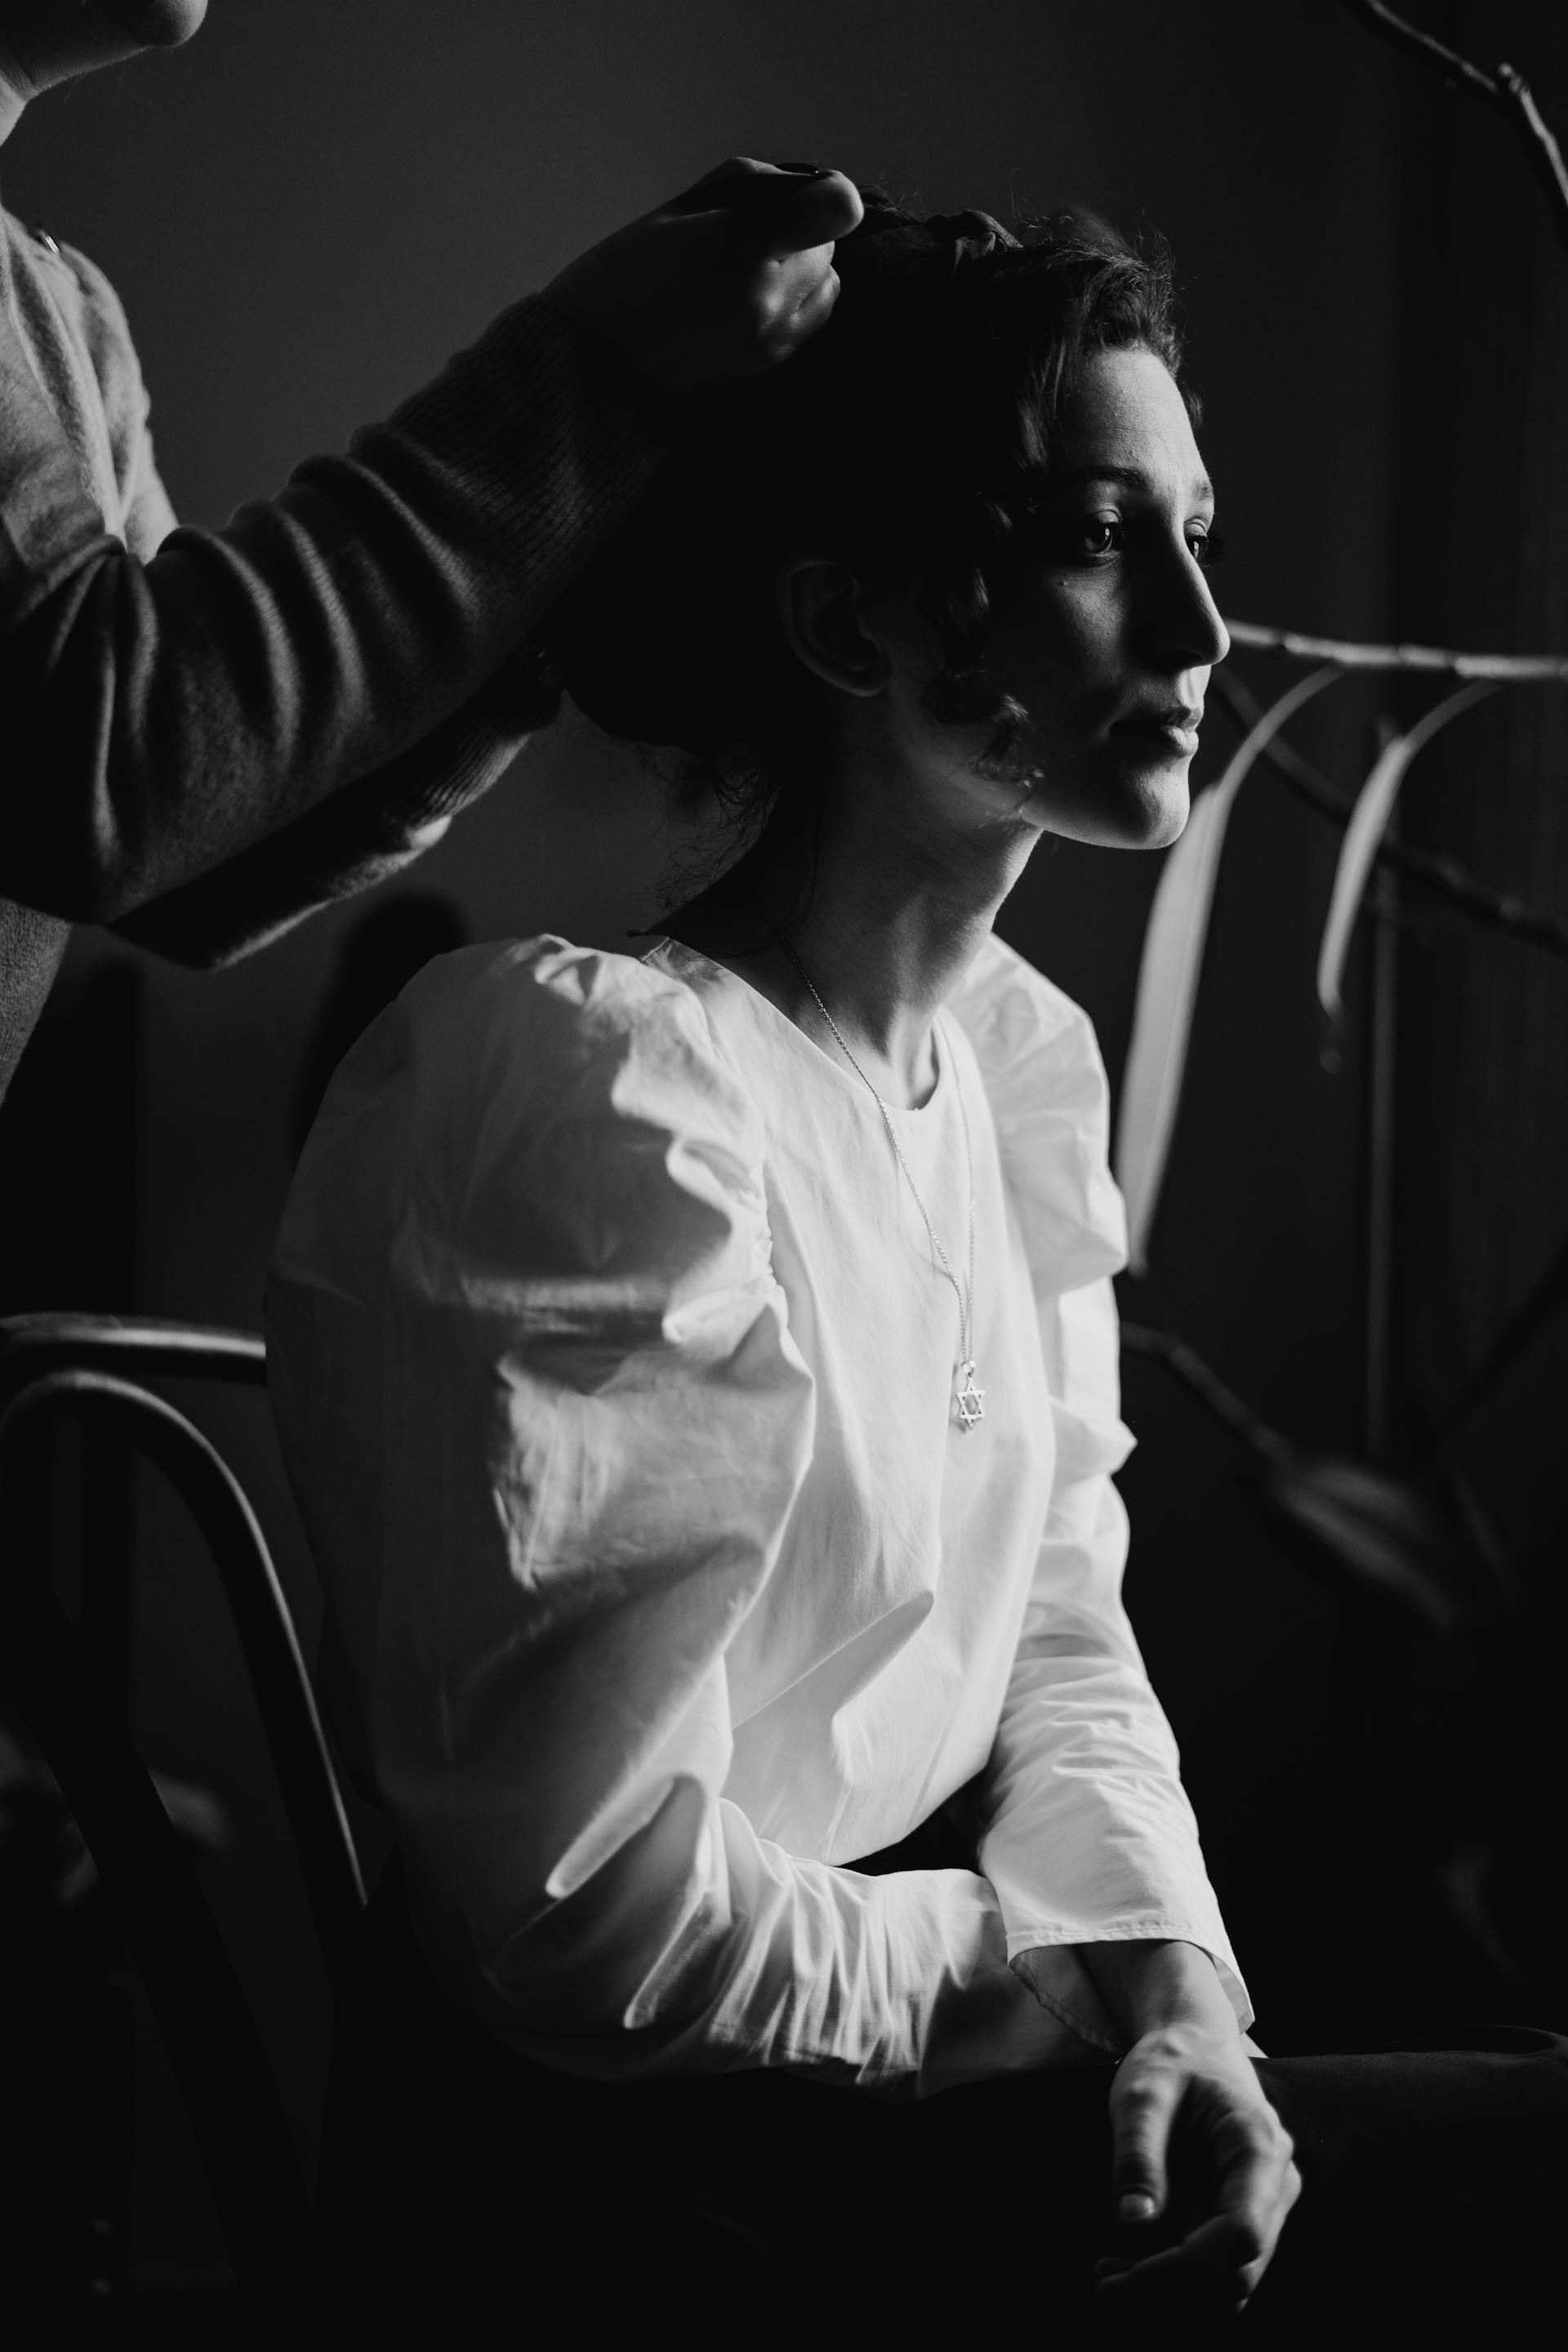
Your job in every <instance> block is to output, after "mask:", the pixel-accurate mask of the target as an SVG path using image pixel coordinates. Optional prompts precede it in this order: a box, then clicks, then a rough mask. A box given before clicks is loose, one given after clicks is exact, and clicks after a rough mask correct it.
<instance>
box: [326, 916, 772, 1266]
mask: <svg viewBox="0 0 1568 2352" xmlns="http://www.w3.org/2000/svg"><path fill="white" fill-rule="evenodd" d="M761 1161H762V1133H761V1125H760V1121H759V1119H758V1118H757V1114H756V1111H755V1109H754V1108H753V1106H752V1103H751V1101H750V1098H749V1097H748V1096H747V1094H746V1092H745V1090H744V1088H743V1087H742V1085H741V1084H740V1082H739V1081H738V1079H737V1078H736V1076H735V1075H734V1073H733V1071H732V1070H731V1068H730V1067H729V1066H728V1065H727V1064H725V1063H724V1062H723V1061H721V1058H720V1057H719V1055H717V1054H716V1053H715V1051H714V1049H713V1044H712V1040H711V1038H710V1034H709V1032H708V1024H707V1020H706V1016H705V1014H704V1013H703V1009H702V1006H701V1004H700V1002H699V1000H698V998H697V996H696V994H695V993H694V992H693V991H692V990H690V989H689V988H687V987H685V986H684V985H683V984H682V983H681V982H680V981H679V980H678V979H676V978H675V977H673V976H672V975H670V974H668V973H666V972H662V971H658V970H657V969H656V968H652V967H650V966H648V965H647V964H645V963H642V962H640V961H638V960H637V958H635V957H632V956H626V955H616V954H613V953H606V952H604V951H602V950H596V949H593V948H584V947H575V946H574V945H572V944H571V943H570V942H569V941H568V940H563V939H559V938H555V937H553V936H549V935H546V936H545V937H542V938H540V939H533V940H514V941H508V942H505V943H501V944H497V943H494V942H491V943H489V944H486V945H483V946H478V947H470V948H463V949H459V950H458V951H457V952H456V953H455V954H451V955H445V956H438V957H437V958H435V959H434V960H433V961H431V962H430V963H428V964H426V966H425V968H424V969H423V971H420V972H418V973H417V974H416V977H415V978H414V979H413V980H412V981H410V982H408V984H407V986H406V987H405V989H404V990H403V992H402V993H401V994H400V995H399V996H398V997H397V998H396V1000H395V1002H394V1003H392V1004H391V1005H389V1006H388V1007H387V1008H386V1010H385V1011H384V1013H381V1014H380V1015H379V1016H378V1018H377V1019H376V1020H375V1021H374V1022H373V1023H372V1024H371V1026H370V1027H369V1029H367V1030H366V1032H365V1033H364V1034H363V1037H362V1038H361V1039H360V1041H359V1043H358V1044H357V1045H355V1046H354V1047H353V1050H352V1052H351V1053H350V1054H349V1055H347V1056H346V1058H345V1059H344V1061H343V1062H342V1065H341V1066H340V1067H339V1069H338V1071H337V1074H336V1076H334V1078H333V1080H332V1082H331V1086H330V1087H328V1089H327V1093H326V1097H325V1099H324V1100H323V1102H322V1105H321V1113H320V1116H319V1117H318V1118H317V1121H316V1124H315V1127H314V1128H313V1129H312V1130H311V1133H310V1139H309V1141H308V1142H307V1144H306V1147H305V1150H304V1153H303V1155H302V1157H301V1160H300V1170H299V1173H298V1175H297V1177H296V1180H295V1186H294V1192H293V1195H292V1197H291V1200H290V1206H289V1231H291V1232H292V1233H293V1234H295V1235H296V1236H298V1235H300V1234H301V1233H302V1231H303V1228H304V1226H305V1225H306V1224H311V1225H317V1226H319V1225H320V1223H321V1220H322V1219H323V1218H325V1219H326V1220H327V1221H328V1222H330V1223H331V1224H332V1225H334V1226H335V1227H338V1228H339V1229H340V1230H342V1229H344V1228H345V1227H346V1226H348V1225H351V1224H352V1225H353V1227H354V1228H355V1230H356V1231H359V1232H362V1233H363V1234H366V1235H367V1236H368V1235H369V1234H371V1233H379V1234H381V1235H382V1237H383V1241H384V1240H385V1237H386V1235H387V1233H388V1229H389V1227H395V1226H397V1225H398V1224H399V1223H402V1222H405V1221H407V1220H409V1219H412V1220H413V1221H414V1222H415V1223H417V1224H418V1225H419V1226H420V1227H421V1228H422V1229H423V1230H425V1231H426V1232H427V1233H436V1232H451V1231H453V1230H455V1229H456V1227H457V1226H458V1225H459V1224H460V1225H461V1226H462V1228H463V1229H464V1231H465V1232H466V1233H468V1234H469V1235H470V1236H471V1237H475V1238H478V1237H479V1236H480V1235H482V1234H485V1233H493V1234H497V1235H500V1234H504V1233H505V1232H506V1231H507V1230H509V1229H510V1226H512V1225H514V1224H515V1223H516V1220H517V1219H518V1218H519V1216H520V1215H521V1214H522V1213H524V1212H525V1211H529V1212H530V1213H531V1211H530V1204H535V1205H544V1206H549V1207H550V1208H551V1209H552V1215H553V1216H555V1217H556V1219H557V1222H559V1223H560V1224H561V1226H562V1227H563V1229H564V1228H568V1227H573V1226H574V1224H575V1227H576V1228H577V1229H578V1230H579V1231H580V1232H581V1233H582V1234H586V1233H587V1231H588V1229H589V1228H590V1227H591V1228H592V1229H593V1231H594V1232H595V1234H598V1236H599V1238H600V1242H601V1243H603V1242H605V1239H606V1237H607V1236H609V1235H610V1234H612V1233H613V1232H614V1230H616V1226H617V1221H618V1220H622V1219H625V1220H628V1221H629V1222H630V1224H631V1225H634V1226H636V1227H637V1229H638V1230H639V1231H643V1232H647V1231H648V1230H650V1229H651V1224H656V1223H658V1202H659V1201H660V1200H661V1199H664V1198H665V1196H666V1195H668V1204H669V1205H670V1207H671V1209H672V1213H677V1214H685V1213H688V1212H689V1210H690V1209H691V1207H692V1206H693V1205H694V1204H695V1203H696V1202H700V1201H701V1200H702V1199H704V1198H706V1199H707V1200H708V1201H709V1202H710V1204H711V1205H713V1206H714V1207H715V1208H718V1207H722V1209H723V1211H724V1213H725V1214H726V1215H729V1216H733V1215H734V1214H736V1213H748V1214H749V1213H756V1212H757V1211H758V1208H759V1205H760V1203H761V1201H762V1197H763V1195H762V1179H761ZM351 1203H353V1206H352V1207H351V1206H350V1204H351ZM368 1245H370V1244H368V1242H367V1246H368ZM589 1246H590V1248H591V1246H592V1245H589Z"/></svg>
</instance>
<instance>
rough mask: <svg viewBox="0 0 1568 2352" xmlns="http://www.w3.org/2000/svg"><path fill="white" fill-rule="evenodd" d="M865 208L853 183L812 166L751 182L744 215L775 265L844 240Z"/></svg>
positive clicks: (788, 168) (798, 166)
mask: <svg viewBox="0 0 1568 2352" xmlns="http://www.w3.org/2000/svg"><path fill="white" fill-rule="evenodd" d="M865 209H866V207H865V205H863V204H862V203H861V201H860V192H859V190H858V188H857V187H856V185H855V183H854V181H853V180H849V179H847V178H846V177H845V175H844V173H842V172H829V171H824V170H823V169H822V168H821V167H820V166H819V165H816V164H811V163H804V164H795V165H788V164H786V165H784V167H782V168H781V169H779V170H777V171H774V172H770V173H766V174H765V176H764V177H763V178H761V179H760V180H758V181H754V182H753V183H752V187H751V189H750V190H749V191H748V206H747V210H748V214H749V217H750V219H751V221H752V224H754V226H755V230H756V235H757V240H758V244H759V247H760V248H761V250H762V251H763V252H764V253H766V254H767V255H769V256H770V257H772V258H773V259H774V260H777V261H782V260H783V259H784V257H786V256H787V255H789V254H792V253H806V252H809V251H811V249H812V248H813V247H816V246H822V245H832V244H834V243H836V241H837V239H838V238H839V237H841V236H848V234H849V232H850V230H851V229H853V228H858V227H859V226H860V221H861V218H862V216H863V215H864V213H865Z"/></svg>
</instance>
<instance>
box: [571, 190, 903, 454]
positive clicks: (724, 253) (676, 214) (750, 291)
mask: <svg viewBox="0 0 1568 2352" xmlns="http://www.w3.org/2000/svg"><path fill="white" fill-rule="evenodd" d="M861 209H862V208H861V204H860V199H859V196H858V194H857V193H856V190H855V188H854V186H853V184H852V183H851V182H850V181H848V180H847V179H846V178H845V177H844V174H843V173H842V172H823V171H819V170H818V169H817V168H816V166H815V165H813V164H807V165H799V166H795V167H793V168H790V167H784V168H781V167H780V166H778V165H776V164H773V163H753V162H752V160H751V159H750V158H749V157H747V156H743V155H742V156H737V157H734V158H733V159H732V160H731V162H729V163H721V164H720V165H719V167H718V169H717V170H716V171H713V172H710V173H708V174H707V176H706V178H704V179H701V180H699V181H698V183H697V184H696V186H695V187H692V188H688V190H687V191H686V193H685V194H684V195H680V196H675V197H672V198H671V200H670V201H669V203H668V204H666V205H659V207H658V210H657V211H655V212H651V213H645V214H644V215H643V217H642V219H641V220H635V221H633V222H632V223H631V225H630V226H629V227H627V228H623V229H618V230H617V231H616V234H615V236H609V237H606V238H605V242H604V243H603V244H602V245H595V246H594V247H592V248H591V249H590V250H589V251H588V252H587V253H584V255H582V257H580V258H579V259H578V260H576V261H574V262H573V263H571V264H570V266H569V267H568V268H565V269H563V271H562V273H561V275H560V277H559V278H555V279H554V280H553V281H552V284H551V285H550V287H549V288H548V289H547V291H548V292H549V294H550V296H551V298H552V300H554V301H556V302H558V303H560V304H561V306H562V308H563V309H564V310H570V311H572V312H574V314H575V315H576V316H577V317H579V318H582V319H584V320H586V321H587V323H588V324H589V325H590V326H592V327H594V328H595V329H596V331H598V333H599V334H600V335H602V336H603V337H605V339H606V340H607V341H610V342H612V343H615V344H618V345H619V347H620V349H621V350H622V352H624V353H625V354H626V360H627V362H628V363H629V364H630V365H631V366H632V367H634V368H635V369H636V370H637V373H638V374H640V375H641V376H643V377H644V378H645V379H646V380H647V382H648V383H650V384H651V385H652V386H653V388H654V389H655V391H656V392H658V393H660V394H662V395H663V396H664V398H665V399H666V400H668V401H669V402H670V403H671V404H674V405H675V406H676V407H679V408H686V407H690V406H692V405H694V404H698V403H700V402H701V401H702V400H703V399H705V398H709V397H711V395H713V394H716V393H720V392H722V391H724V390H725V389H726V388H727V387H728V386H729V385H731V384H732V383H738V382H739V381H740V380H741V379H742V378H743V377H746V376H752V375H759V374H761V373H763V371H764V370H765V369H767V368H771V367H773V366H776V364H777V363H778V362H779V361H780V360H784V359H788V357H789V355H790V353H791V352H794V351H795V350H796V349H797V348H798V347H799V345H800V344H802V343H803V342H805V340H806V338H807V336H808V335H814V334H815V333H816V330H817V329H818V327H820V326H821V325H822V323H823V321H824V320H826V317H827V315H828V313H829V311H830V310H832V308H833V305H834V301H835V299H837V293H838V278H837V273H836V272H835V270H834V268H833V247H834V241H835V239H836V238H837V237H841V236H847V235H848V233H849V231H850V230H851V229H852V228H854V227H855V226H857V224H858V221H859V218H860V214H861Z"/></svg>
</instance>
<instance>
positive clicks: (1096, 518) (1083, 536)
mask: <svg viewBox="0 0 1568 2352" xmlns="http://www.w3.org/2000/svg"><path fill="white" fill-rule="evenodd" d="M1079 546H1080V547H1081V548H1082V550H1083V551H1084V553H1085V555H1111V554H1114V553H1115V551H1116V550H1117V549H1118V548H1119V547H1120V546H1121V518H1120V516H1118V515H1086V516H1085V518H1084V520H1083V521H1082V523H1081V524H1080V525H1079Z"/></svg>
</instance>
